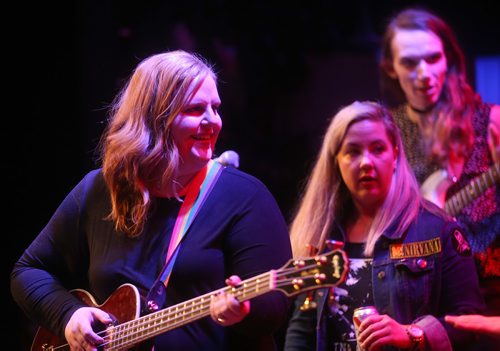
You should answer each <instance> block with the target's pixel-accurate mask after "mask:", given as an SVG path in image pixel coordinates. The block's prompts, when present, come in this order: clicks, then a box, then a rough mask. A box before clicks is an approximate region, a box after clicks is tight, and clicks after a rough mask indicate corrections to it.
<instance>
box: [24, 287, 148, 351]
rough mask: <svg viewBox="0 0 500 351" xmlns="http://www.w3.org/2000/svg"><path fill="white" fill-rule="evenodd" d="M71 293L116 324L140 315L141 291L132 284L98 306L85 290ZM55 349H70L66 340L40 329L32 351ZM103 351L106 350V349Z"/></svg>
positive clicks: (117, 291)
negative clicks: (103, 312) (106, 314)
mask: <svg viewBox="0 0 500 351" xmlns="http://www.w3.org/2000/svg"><path fill="white" fill-rule="evenodd" d="M71 293H72V294H73V295H75V296H76V297H78V298H79V299H80V300H81V301H83V302H84V303H85V304H86V305H87V306H89V307H97V308H99V309H102V310H103V311H106V312H107V313H109V314H110V315H111V316H112V317H113V318H114V319H115V320H116V324H122V323H124V322H127V321H131V320H134V319H136V318H138V317H139V314H140V305H141V300H140V295H139V291H138V290H137V288H136V287H135V286H133V285H132V284H123V285H121V286H120V287H119V288H118V289H116V290H115V291H114V292H113V294H112V295H111V296H110V297H109V298H108V299H107V300H106V301H105V302H104V303H103V304H102V305H98V304H97V303H96V301H95V299H94V298H93V297H92V295H90V294H89V293H88V292H87V291H85V290H82V289H76V290H73V291H72V292H71ZM64 346H65V347H64ZM55 347H61V348H58V350H69V349H70V348H69V346H68V345H67V343H66V340H63V339H61V338H59V337H57V336H56V335H54V334H52V333H51V332H49V331H47V330H46V329H43V328H39V329H38V331H37V333H36V335H35V339H34V340H33V344H32V345H31V351H50V350H54V348H55ZM103 350H106V348H104V349H103Z"/></svg>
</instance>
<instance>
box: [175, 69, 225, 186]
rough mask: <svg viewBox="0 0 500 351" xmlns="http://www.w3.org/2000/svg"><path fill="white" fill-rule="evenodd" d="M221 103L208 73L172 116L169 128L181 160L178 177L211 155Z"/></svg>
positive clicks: (219, 127) (215, 138)
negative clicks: (188, 99) (190, 96)
mask: <svg viewBox="0 0 500 351" xmlns="http://www.w3.org/2000/svg"><path fill="white" fill-rule="evenodd" d="M220 104H221V100H220V98H219V93H218V91H217V86H216V83H215V81H214V79H213V78H212V77H211V76H210V75H209V76H207V77H206V78H205V80H204V81H203V82H202V84H201V85H200V86H199V88H198V90H197V91H195V93H194V95H193V97H192V99H191V100H190V101H189V102H188V103H187V104H186V105H185V106H184V108H183V109H182V111H181V113H179V114H178V115H177V116H176V117H175V119H174V121H173V123H172V126H171V128H172V136H173V140H174V142H175V144H176V145H177V148H178V149H179V155H180V159H181V164H180V167H179V173H178V176H179V177H182V176H189V175H192V174H193V173H195V172H197V171H198V170H200V169H201V168H202V167H203V166H205V165H206V164H207V162H208V161H209V160H210V159H211V158H212V156H213V152H214V148H215V143H216V142H217V138H218V136H219V132H220V130H221V128H222V120H221V117H220V116H219V112H218V110H219V107H220Z"/></svg>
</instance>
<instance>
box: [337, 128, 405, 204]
mask: <svg viewBox="0 0 500 351" xmlns="http://www.w3.org/2000/svg"><path fill="white" fill-rule="evenodd" d="M397 152H398V151H397V148H396V147H394V146H393V145H392V143H391V140H390V138H389V136H388V135H387V132H386V129H385V126H384V124H383V122H381V121H372V120H368V119H364V120H361V121H359V122H355V123H354V124H352V125H351V126H350V127H349V129H348V130H347V133H346V135H345V138H344V140H343V142H342V145H341V147H340V150H339V152H338V154H337V162H338V165H339V169H340V173H341V175H342V179H343V180H344V183H345V184H346V186H347V188H348V190H349V192H350V193H351V196H352V198H353V201H354V203H355V205H356V207H357V208H358V209H360V210H361V211H373V210H376V209H377V208H379V207H380V206H381V205H382V203H383V202H384V199H385V197H386V195H387V193H388V191H389V188H390V186H391V182H392V175H393V173H394V169H395V167H396V162H397V161H396V159H397Z"/></svg>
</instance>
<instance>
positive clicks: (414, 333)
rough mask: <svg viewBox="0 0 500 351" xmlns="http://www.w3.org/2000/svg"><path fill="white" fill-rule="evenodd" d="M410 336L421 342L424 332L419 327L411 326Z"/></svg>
mask: <svg viewBox="0 0 500 351" xmlns="http://www.w3.org/2000/svg"><path fill="white" fill-rule="evenodd" d="M408 334H410V337H411V338H412V339H413V340H414V341H420V340H421V339H422V337H423V336H424V331H423V330H422V328H420V327H419V326H417V325H410V326H409V327H408Z"/></svg>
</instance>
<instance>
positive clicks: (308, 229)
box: [290, 101, 421, 257]
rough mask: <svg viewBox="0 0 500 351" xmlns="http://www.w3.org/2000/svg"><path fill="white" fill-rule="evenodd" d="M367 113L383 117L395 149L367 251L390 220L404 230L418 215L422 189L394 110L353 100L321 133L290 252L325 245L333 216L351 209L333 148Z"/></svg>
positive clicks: (374, 118)
mask: <svg viewBox="0 0 500 351" xmlns="http://www.w3.org/2000/svg"><path fill="white" fill-rule="evenodd" d="M366 119H368V120H372V121H377V122H378V121H380V122H382V123H383V124H384V126H385V128H386V131H387V135H388V136H389V138H390V140H391V143H392V145H393V146H394V147H397V149H398V150H399V152H398V154H397V161H396V169H395V171H394V175H393V178H392V183H391V187H390V189H389V192H388V194H387V197H386V199H385V201H384V203H383V205H382V206H381V208H380V209H379V210H378V212H377V214H376V216H375V218H374V220H373V222H372V224H371V227H370V230H369V233H368V239H367V242H366V245H365V255H367V256H371V255H372V254H373V249H374V246H375V243H376V241H377V239H378V238H379V237H380V236H381V235H382V234H383V233H384V231H385V230H387V228H388V227H389V226H391V225H393V224H396V225H395V229H396V230H397V231H399V232H401V231H405V230H406V229H407V228H408V226H409V225H410V224H411V222H412V221H413V220H414V219H415V218H416V216H417V214H418V211H419V206H420V203H421V196H420V191H419V187H418V183H417V181H416V179H415V176H414V175H413V172H412V171H411V169H410V166H409V165H408V161H407V160H406V156H405V154H404V150H403V145H402V142H401V136H400V134H399V130H398V128H397V126H396V124H395V122H394V120H393V118H392V115H391V114H390V112H389V111H388V110H387V109H385V108H384V107H383V106H382V105H380V104H378V103H375V102H371V101H362V102H359V101H355V102H354V103H352V104H351V105H348V106H346V107H344V108H342V109H340V110H339V112H338V113H337V114H336V115H335V116H334V117H333V118H332V120H331V122H330V125H329V127H328V129H327V131H326V134H325V136H324V139H323V144H322V147H321V150H320V152H319V155H318V157H317V160H316V163H315V165H314V167H313V170H312V173H311V175H310V177H309V179H308V181H307V184H306V187H305V191H304V193H303V196H302V199H301V200H300V202H299V207H298V210H297V212H296V215H295V218H294V219H293V221H292V224H291V228H290V235H291V241H292V248H293V254H294V257H303V256H307V255H309V251H308V250H309V249H308V247H309V246H312V247H314V248H316V249H318V250H320V251H321V250H323V249H324V246H325V240H326V239H327V238H328V236H329V234H330V232H331V229H332V224H333V223H334V221H342V219H343V218H346V216H348V215H349V213H346V212H347V211H349V209H352V197H351V194H350V193H349V191H348V190H347V187H346V185H345V183H344V181H343V179H342V176H341V174H340V169H339V165H338V162H337V154H338V153H339V150H340V148H341V146H342V142H343V141H344V138H345V135H346V133H347V131H348V129H349V127H350V126H351V125H352V124H354V123H357V122H359V121H362V120H366Z"/></svg>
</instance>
